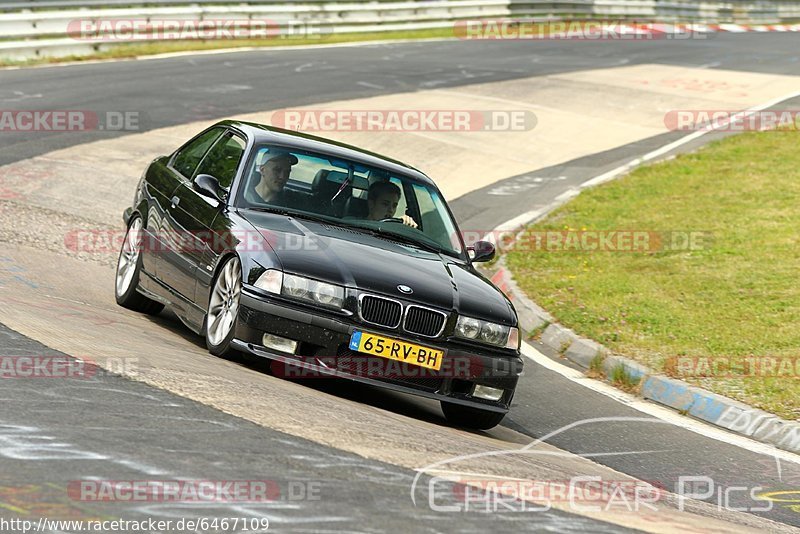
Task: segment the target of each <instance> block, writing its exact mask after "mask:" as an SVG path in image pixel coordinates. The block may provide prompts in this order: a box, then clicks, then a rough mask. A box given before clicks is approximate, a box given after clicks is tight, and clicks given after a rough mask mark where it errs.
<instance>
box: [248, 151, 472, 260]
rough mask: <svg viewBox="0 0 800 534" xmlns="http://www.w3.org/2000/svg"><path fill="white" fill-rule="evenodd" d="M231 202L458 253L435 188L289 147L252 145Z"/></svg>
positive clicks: (453, 229) (450, 223) (453, 228)
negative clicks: (253, 151) (244, 169)
mask: <svg viewBox="0 0 800 534" xmlns="http://www.w3.org/2000/svg"><path fill="white" fill-rule="evenodd" d="M248 165H249V166H248V168H247V169H246V171H245V175H244V176H245V179H244V181H243V186H242V187H241V188H239V192H238V195H237V205H238V206H240V207H245V208H250V209H262V210H269V211H280V212H286V213H292V214H295V215H296V216H298V217H306V218H317V219H320V218H321V219H324V220H325V221H326V222H330V223H331V224H339V225H343V226H349V227H355V228H359V229H361V230H363V231H365V232H369V233H373V234H380V235H382V236H385V237H386V238H388V239H393V240H395V241H399V242H402V243H406V244H410V245H415V246H417V247H419V248H425V249H429V250H435V251H437V252H442V253H444V254H448V255H452V256H457V257H463V247H462V243H461V239H460V237H459V235H458V230H457V227H456V225H455V223H454V221H453V219H452V217H451V216H450V213H449V212H448V210H447V207H446V204H445V202H444V200H443V199H442V196H441V194H440V193H439V191H438V190H437V189H436V188H435V187H432V186H430V185H428V184H425V183H423V182H420V181H417V180H414V179H412V178H410V177H407V176H403V175H399V174H396V173H392V172H390V171H388V170H386V169H381V168H376V167H370V166H367V165H363V164H361V163H357V162H353V161H348V160H343V159H339V158H334V157H331V156H328V155H324V154H318V153H313V152H306V151H303V150H299V149H295V148H283V147H277V146H270V145H264V146H257V147H256V149H255V157H254V158H252V159H251V161H250V163H249V164H248Z"/></svg>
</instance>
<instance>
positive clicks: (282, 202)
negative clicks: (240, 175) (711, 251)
mask: <svg viewBox="0 0 800 534" xmlns="http://www.w3.org/2000/svg"><path fill="white" fill-rule="evenodd" d="M295 164H297V156H295V155H293V154H290V153H288V152H284V151H282V150H274V149H273V150H270V151H269V152H268V153H267V154H266V156H265V157H264V160H263V161H262V162H261V165H260V166H259V168H258V173H259V175H260V179H259V181H258V183H256V185H255V187H252V188H249V189H248V190H247V191H246V192H245V199H246V200H248V201H250V202H253V203H257V204H271V205H274V206H283V207H299V205H300V204H301V199H300V198H299V195H298V194H296V193H293V192H292V191H287V190H286V189H285V187H286V182H288V181H289V174H290V173H291V172H292V165H295Z"/></svg>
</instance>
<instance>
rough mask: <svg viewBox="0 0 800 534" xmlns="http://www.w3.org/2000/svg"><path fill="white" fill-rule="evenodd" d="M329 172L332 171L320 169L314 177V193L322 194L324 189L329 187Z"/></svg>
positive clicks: (312, 189) (312, 183)
mask: <svg viewBox="0 0 800 534" xmlns="http://www.w3.org/2000/svg"><path fill="white" fill-rule="evenodd" d="M329 172H330V171H329V170H327V169H320V170H318V171H317V174H315V175H314V180H313V181H312V182H311V192H312V193H321V192H322V191H323V188H324V187H326V186H327V185H328V184H327V181H328V173H329Z"/></svg>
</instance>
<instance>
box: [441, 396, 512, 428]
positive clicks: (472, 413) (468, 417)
mask: <svg viewBox="0 0 800 534" xmlns="http://www.w3.org/2000/svg"><path fill="white" fill-rule="evenodd" d="M441 404H442V411H443V412H444V416H445V418H446V419H447V422H448V423H450V424H451V425H453V426H459V427H462V428H469V429H472V430H489V429H490V428H494V427H496V426H497V425H498V424H500V421H502V420H503V418H504V417H505V416H506V414H504V413H497V412H490V411H488V410H481V409H480V408H473V407H471V406H462V405H461V404H453V403H452V402H444V401H442V403H441Z"/></svg>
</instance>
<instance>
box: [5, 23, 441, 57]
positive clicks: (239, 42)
mask: <svg viewBox="0 0 800 534" xmlns="http://www.w3.org/2000/svg"><path fill="white" fill-rule="evenodd" d="M454 36H455V35H454V32H453V28H452V27H448V28H436V29H430V30H414V31H393V32H369V33H339V34H336V33H333V34H323V35H320V36H318V37H316V38H299V37H298V38H288V37H286V38H279V37H275V38H272V39H235V40H232V39H220V40H213V41H211V40H209V41H201V40H184V41H157V42H151V43H131V44H119V45H114V46H111V47H110V48H108V49H106V50H101V51H98V52H96V53H94V54H90V55H75V56H66V57H38V58H31V59H26V60H12V59H2V58H0V66H6V67H8V66H32V65H41V64H47V63H63V62H68V61H87V60H97V59H125V58H134V57H138V56H149V55H154V54H166V53H173V52H186V51H203V50H220V49H227V48H245V47H272V46H301V45H326V44H336V43H350V42H353V43H355V42H363V41H386V40H394V39H434V38H447V37H454Z"/></svg>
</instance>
